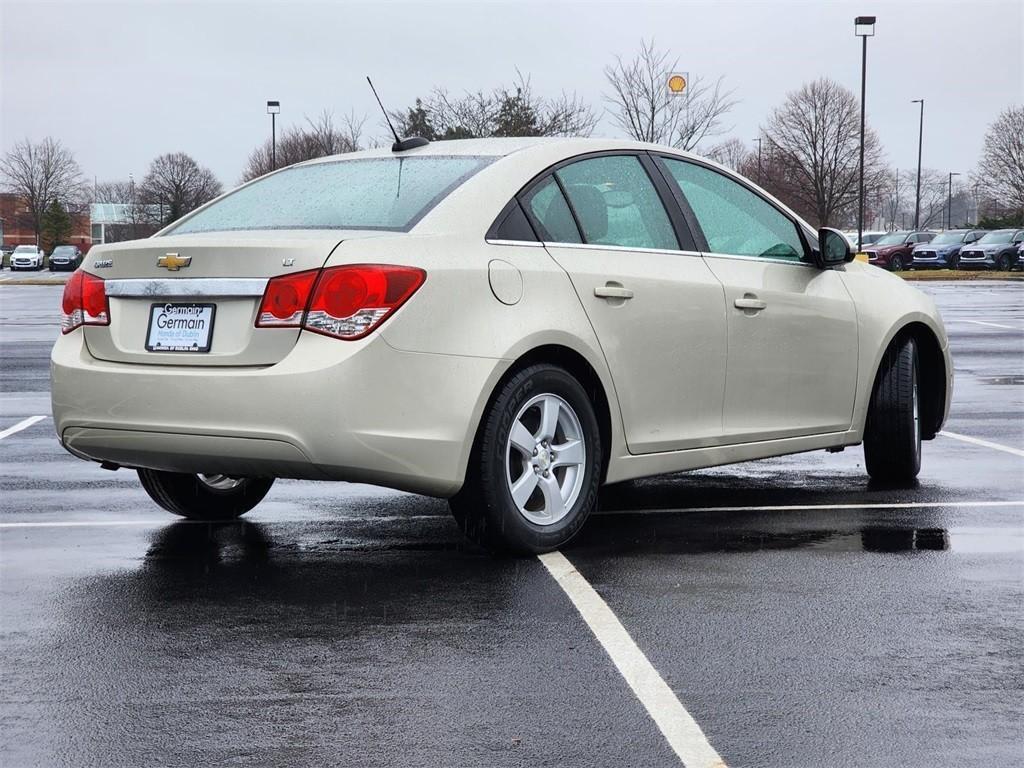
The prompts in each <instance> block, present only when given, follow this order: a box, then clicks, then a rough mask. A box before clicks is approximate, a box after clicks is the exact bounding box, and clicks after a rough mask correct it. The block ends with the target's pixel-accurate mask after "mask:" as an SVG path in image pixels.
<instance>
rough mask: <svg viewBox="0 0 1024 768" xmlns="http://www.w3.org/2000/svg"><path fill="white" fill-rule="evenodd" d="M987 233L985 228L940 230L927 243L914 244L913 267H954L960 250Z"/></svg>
mask: <svg viewBox="0 0 1024 768" xmlns="http://www.w3.org/2000/svg"><path fill="white" fill-rule="evenodd" d="M987 233H988V230H987V229H950V230H948V231H946V232H940V233H939V234H937V235H936V236H935V237H934V238H932V240H931V242H929V243H921V244H920V245H915V246H914V250H913V254H912V255H913V257H914V260H913V267H914V269H956V268H957V264H958V263H959V261H960V251H961V249H962V248H963V247H964V246H966V245H971V244H973V243H975V242H977V241H978V240H979V239H980V238H981V237H982V236H984V235H985V234H987Z"/></svg>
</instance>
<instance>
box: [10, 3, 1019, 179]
mask: <svg viewBox="0 0 1024 768" xmlns="http://www.w3.org/2000/svg"><path fill="white" fill-rule="evenodd" d="M858 14H875V15H877V16H878V25H877V27H876V36H875V37H873V38H871V39H870V40H869V42H868V97H867V104H868V121H869V123H870V124H871V125H873V126H874V127H875V129H876V130H877V131H878V133H879V135H880V137H881V139H882V143H883V145H884V147H885V149H886V153H887V156H888V160H889V162H891V163H894V164H897V165H899V166H900V167H902V168H910V167H913V166H914V165H915V164H916V162H917V105H914V104H911V103H910V100H911V99H915V98H922V97H923V98H925V99H926V109H925V129H924V136H925V138H924V165H925V167H932V168H936V169H939V170H942V171H960V172H962V173H965V174H966V173H967V172H969V171H971V170H972V169H973V167H974V165H975V163H976V162H977V159H978V155H979V152H980V150H981V145H982V139H983V136H984V131H985V127H986V125H987V124H988V123H990V122H991V121H992V120H993V119H995V117H996V116H997V115H998V114H999V112H1000V111H1001V110H1003V109H1004V108H1006V107H1007V106H1009V105H1010V104H1013V103H1018V104H1019V103H1021V102H1022V101H1024V75H1022V71H1024V2H1021V0H1005V1H1002V2H977V1H973V2H901V1H899V0H863V1H861V2H856V3H850V2H838V1H837V2H826V1H825V0H819V1H817V2H753V1H751V0H746V1H744V2H728V1H722V2H675V3H669V2H664V3H641V2H634V3H630V2H586V3H567V2H557V0H547V2H544V3H538V4H532V3H489V2H479V1H478V2H474V3H459V4H449V3H438V2H421V3H390V2H377V3H341V2H338V3H317V4H307V3H300V2H290V3H274V4H256V3H249V2H245V3H243V2H232V3H217V4H214V3H191V4H186V3H181V2H160V3H156V2H152V3H151V2H133V3H113V4H111V3H104V4H100V3H92V2H79V3H59V4H47V3H43V2H31V3H18V2H9V1H8V0H0V150H3V151H6V150H7V149H9V148H10V146H11V145H12V144H13V143H14V142H16V141H18V140H20V139H22V138H25V137H28V138H30V139H33V140H38V139H41V138H43V137H44V136H47V135H51V136H54V137H56V138H59V139H60V140H61V141H63V142H64V143H65V144H66V145H68V146H69V147H70V148H72V150H73V151H74V152H75V153H76V156H77V158H78V160H79V162H80V164H81V166H82V169H83V171H84V172H85V174H86V175H87V176H88V177H89V178H90V179H91V178H93V177H94V176H96V177H98V178H99V179H100V181H103V180H114V179H121V178H127V176H128V174H129V173H134V174H135V177H136V179H141V177H142V175H143V174H144V173H145V170H146V167H147V165H148V163H149V161H150V160H151V159H152V158H153V157H154V156H156V155H158V154H161V153H163V152H170V151H185V152H188V153H190V154H192V155H193V156H194V157H195V158H196V159H197V160H198V161H199V162H201V163H202V164H204V165H207V166H209V167H210V168H212V169H213V170H214V172H215V173H216V174H217V175H218V176H219V177H220V178H221V180H222V181H223V182H224V183H225V185H227V186H231V185H233V184H234V183H235V182H236V181H237V180H238V177H239V175H240V173H241V170H242V167H243V165H244V163H245V159H246V156H247V155H248V153H249V151H250V150H251V149H252V148H253V147H254V146H255V145H256V144H258V143H259V142H260V141H262V140H264V139H265V138H266V137H267V136H268V135H269V132H270V118H269V117H268V116H267V115H266V114H265V102H266V100H267V99H279V100H280V101H281V105H282V106H281V115H280V119H281V123H283V124H285V125H287V124H288V123H291V122H297V121H301V120H302V119H303V116H304V115H315V114H317V113H319V112H320V110H321V109H324V108H327V109H329V110H333V111H334V113H335V114H336V115H341V114H342V113H345V112H347V111H348V110H349V109H354V110H355V111H356V112H357V113H358V114H366V115H367V116H368V117H369V119H368V120H367V124H366V125H367V129H368V131H369V132H370V133H371V134H374V135H379V136H382V137H383V134H384V130H383V129H382V128H381V125H380V118H379V112H378V111H377V107H376V104H375V102H374V101H373V97H372V95H371V94H370V92H369V90H368V89H367V87H366V82H365V80H364V76H365V75H366V74H370V75H371V76H372V77H373V78H374V82H375V84H376V85H377V87H378V89H379V90H380V91H381V95H382V97H383V99H384V102H385V104H386V105H387V106H388V107H389V108H398V107H402V106H404V105H407V104H409V103H410V102H411V101H412V100H413V99H414V98H415V97H416V96H417V95H424V94H426V93H427V92H428V91H429V90H430V89H431V88H432V87H433V86H435V85H443V86H445V87H447V88H448V89H450V90H452V91H456V92H460V91H463V90H475V89H478V88H483V89H489V88H491V87H492V86H494V85H496V84H498V83H502V82H504V83H509V82H510V81H512V80H513V79H514V77H515V69H516V67H518V68H519V69H520V70H521V71H522V72H523V73H524V74H527V75H529V76H531V78H532V82H533V85H534V87H535V89H536V90H537V91H538V92H540V93H542V94H547V95H553V94H556V93H558V92H560V91H561V90H563V89H565V90H568V91H576V92H577V93H578V94H579V95H580V96H582V97H583V98H584V99H586V100H588V101H589V102H590V103H592V104H593V105H594V106H595V107H596V108H597V109H598V110H599V111H600V110H601V109H602V107H603V103H602V93H603V92H605V91H607V87H606V85H605V81H604V75H603V68H604V67H605V65H606V64H608V63H609V62H610V61H612V60H613V58H614V56H615V55H616V54H621V55H623V56H629V55H631V54H632V53H633V52H634V51H635V50H636V48H637V47H638V45H639V42H640V40H641V39H642V38H650V37H653V38H654V39H655V41H656V44H657V45H658V47H663V48H670V49H671V50H672V51H673V52H674V54H675V55H677V56H678V59H679V68H680V69H681V70H688V71H689V72H691V73H692V74H700V75H703V76H705V77H712V78H715V77H718V76H719V75H722V76H724V77H725V82H726V84H727V86H728V87H730V88H732V89H734V90H735V95H736V97H737V98H738V99H739V100H740V103H739V104H738V105H737V107H736V108H735V109H734V110H733V112H732V113H731V114H730V115H729V118H728V123H729V125H730V126H733V129H732V130H731V131H730V132H729V133H728V136H735V137H737V138H739V139H740V140H742V141H744V142H747V143H748V144H751V143H752V142H751V140H752V139H753V138H754V137H755V136H756V135H757V133H758V126H759V124H761V123H762V122H763V121H764V120H765V117H766V116H767V114H768V112H769V110H770V109H771V108H772V107H773V106H775V105H777V104H779V103H780V102H781V101H782V100H783V99H784V98H785V95H786V93H787V91H790V90H793V89H795V88H798V87H799V86H800V85H801V84H802V83H803V82H806V81H809V80H812V79H814V78H816V77H819V76H822V75H825V76H828V77H831V78H834V79H835V80H838V81H839V82H841V83H843V84H845V85H846V86H847V87H849V88H851V89H852V90H854V92H855V93H859V89H860V40H859V39H858V38H855V37H854V33H853V17H854V16H855V15H858ZM281 123H279V125H280V124H281ZM596 133H597V135H606V136H614V135H618V132H617V130H616V128H615V126H614V125H613V124H612V123H611V121H610V120H609V119H607V118H605V119H604V120H603V121H602V123H601V124H600V126H599V127H598V130H597V132H596ZM724 138H726V136H723V137H721V138H719V139H712V140H711V142H709V144H710V143H713V142H715V141H720V140H722V139H724Z"/></svg>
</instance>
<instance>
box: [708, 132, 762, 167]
mask: <svg viewBox="0 0 1024 768" xmlns="http://www.w3.org/2000/svg"><path fill="white" fill-rule="evenodd" d="M706 154H707V156H708V157H709V158H711V159H712V160H714V161H715V162H716V163H721V164H722V165H724V166H726V167H727V168H732V169H733V170H734V171H739V172H740V173H742V172H743V169H744V168H745V167H746V166H747V164H748V162H749V160H750V157H751V154H752V153H751V152H750V150H749V149H747V145H746V144H744V143H743V142H742V141H740V140H739V139H736V138H733V139H727V140H726V141H723V142H722V143H720V144H715V146H713V147H711V149H709V150H708V151H707V153H706ZM754 162H755V164H756V162H757V158H756V156H755V157H754Z"/></svg>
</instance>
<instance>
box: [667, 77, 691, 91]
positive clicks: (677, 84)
mask: <svg viewBox="0 0 1024 768" xmlns="http://www.w3.org/2000/svg"><path fill="white" fill-rule="evenodd" d="M689 84H690V73H689V72H673V73H671V74H670V75H669V76H668V79H667V80H666V81H665V85H666V87H667V88H668V93H669V95H670V96H685V95H686V88H687V86H689Z"/></svg>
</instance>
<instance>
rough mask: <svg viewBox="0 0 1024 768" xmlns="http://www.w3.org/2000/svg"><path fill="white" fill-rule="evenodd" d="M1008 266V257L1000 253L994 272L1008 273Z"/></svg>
mask: <svg viewBox="0 0 1024 768" xmlns="http://www.w3.org/2000/svg"><path fill="white" fill-rule="evenodd" d="M1010 266H1011V264H1010V257H1009V255H1007V254H1005V253H1002V254H1000V255H999V258H997V259H996V267H995V268H996V272H1009V271H1010Z"/></svg>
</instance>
